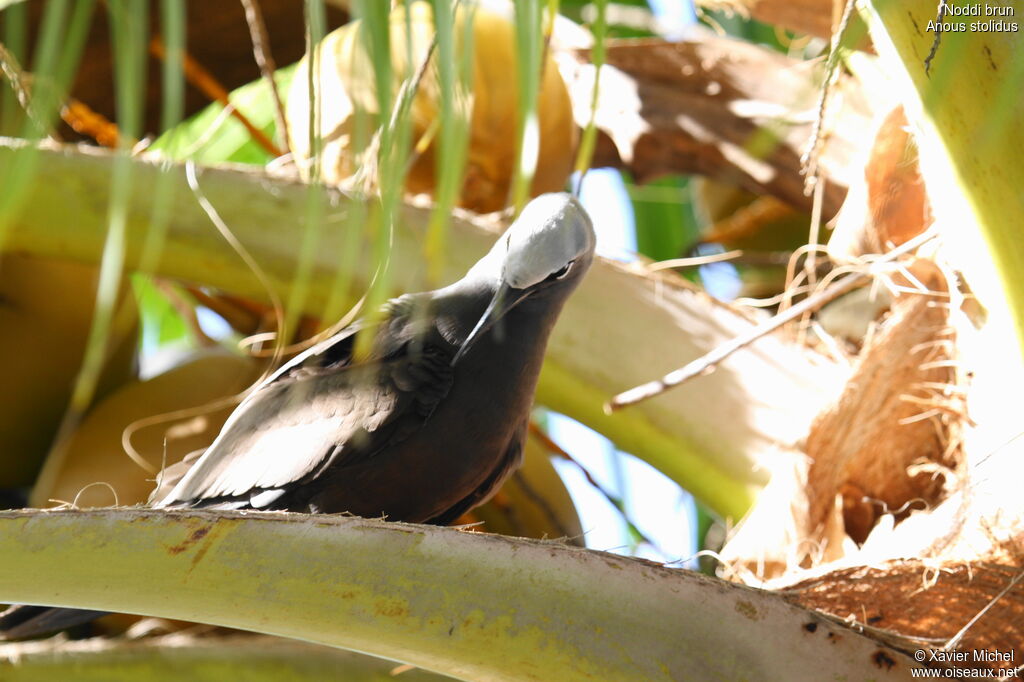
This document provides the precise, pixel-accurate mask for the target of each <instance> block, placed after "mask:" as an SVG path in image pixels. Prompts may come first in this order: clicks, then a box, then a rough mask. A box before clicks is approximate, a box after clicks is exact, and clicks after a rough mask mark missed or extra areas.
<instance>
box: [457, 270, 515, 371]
mask: <svg viewBox="0 0 1024 682" xmlns="http://www.w3.org/2000/svg"><path fill="white" fill-rule="evenodd" d="M528 294H529V292H528V291H520V290H517V289H513V288H512V287H510V286H508V285H507V284H505V283H504V282H503V283H502V284H501V285H500V286H499V287H498V291H497V292H495V294H494V297H493V298H491V302H490V303H489V304H488V305H487V310H485V311H484V314H483V315H481V316H480V319H479V320H477V323H476V326H475V327H473V331H471V332H470V333H469V336H467V337H466V340H465V341H463V342H462V346H461V347H460V348H459V352H457V353H456V354H455V357H454V358H452V366H453V367H454V366H455V365H456V364H457V363H458V362H459V360H461V359H462V357H463V356H464V355H465V354H466V353H467V352H469V349H470V348H472V346H473V344H475V343H476V342H477V340H479V339H480V337H481V336H483V335H484V334H486V333H487V332H488V331H490V329H491V327H493V326H494V325H495V323H497V322H498V321H499V320H501V318H502V317H504V316H505V314H506V313H508V311H510V310H512V309H513V308H515V307H516V306H517V305H518V304H519V302H520V301H522V300H523V299H524V298H526V296H527V295H528Z"/></svg>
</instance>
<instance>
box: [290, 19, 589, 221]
mask: <svg viewBox="0 0 1024 682" xmlns="http://www.w3.org/2000/svg"><path fill="white" fill-rule="evenodd" d="M410 11H411V17H410V24H411V27H412V31H411V54H412V60H411V61H410V60H409V58H408V57H409V53H408V50H409V45H410V38H409V33H407V31H406V17H405V8H404V7H398V8H397V9H395V10H394V11H393V12H392V14H391V64H392V69H393V79H392V93H397V92H398V88H399V87H400V85H401V83H402V82H403V81H404V80H406V79H407V78H408V77H409V76H410V74H411V73H413V72H414V71H415V70H416V69H417V68H418V66H419V65H420V63H421V62H422V60H423V57H424V55H425V54H426V51H427V49H428V48H429V46H430V43H431V40H432V38H433V36H434V27H433V11H432V9H431V7H430V5H429V4H428V3H425V2H417V3H414V4H412V5H411V9H410ZM470 15H472V17H473V39H472V40H473V77H472V94H471V96H470V98H469V102H467V104H468V106H470V107H471V108H472V109H471V111H472V113H471V117H470V132H469V144H468V151H467V167H466V175H465V181H464V183H463V187H462V192H461V194H460V197H459V204H460V205H461V206H463V207H465V208H469V209H472V210H474V211H477V212H487V211H494V210H498V209H501V208H503V207H504V206H505V205H506V202H507V200H508V197H509V188H510V186H511V182H512V173H513V170H514V168H515V154H516V111H517V109H516V107H517V101H518V97H519V93H518V87H517V84H516V46H515V26H514V25H513V23H512V22H511V21H510V19H509V18H508V17H506V16H503V15H501V14H498V13H496V12H493V11H491V10H489V9H483V8H479V7H474V8H472V11H471V12H467V10H466V8H464V7H460V9H459V10H458V11H457V13H456V21H455V30H454V35H455V36H456V37H457V38H458V37H460V36H462V35H463V34H464V29H463V26H464V22H465V21H466V20H467V17H468V16H470ZM362 30H363V29H362V24H361V23H360V22H359V21H355V22H352V23H350V24H347V25H346V26H343V27H341V28H339V29H337V30H336V31H334V32H332V33H330V34H329V35H327V36H326V37H325V38H324V40H323V41H321V43H320V45H319V46H318V47H317V50H318V54H319V55H320V65H321V67H320V74H319V79H318V83H319V85H317V86H314V90H315V92H316V95H317V101H318V102H319V103H320V109H319V115H320V124H319V132H320V136H321V137H322V139H323V149H322V152H321V163H320V170H321V177H322V178H323V179H324V180H325V181H326V182H328V183H332V184H340V183H343V182H344V181H345V180H346V179H347V178H349V177H351V176H352V174H353V173H354V171H355V169H356V168H357V166H358V164H359V159H357V158H355V152H356V151H358V150H355V149H354V148H353V147H354V145H355V144H356V140H355V136H356V126H357V121H356V119H357V111H358V112H365V113H366V114H369V115H370V117H371V118H370V122H371V123H372V126H374V127H375V126H376V125H377V124H378V122H379V111H378V105H377V96H376V85H375V81H374V70H373V66H372V63H371V61H370V58H369V55H368V53H367V50H366V40H365V37H364V36H363V35H362ZM461 50H462V46H461V41H460V44H459V45H458V46H457V51H458V52H459V53H461ZM433 60H434V64H435V66H432V67H431V68H428V69H427V71H426V72H425V73H424V76H423V79H422V81H421V82H420V85H419V88H418V90H417V93H416V96H415V98H414V100H413V104H412V109H411V123H412V132H413V142H414V144H419V143H421V142H430V144H429V145H428V146H426V148H425V149H424V150H422V153H420V154H418V155H417V156H416V158H415V160H414V161H413V163H412V166H411V168H410V172H409V175H408V177H407V180H406V188H407V190H408V191H409V192H411V193H415V194H418V193H426V194H433V192H434V188H435V185H436V178H435V173H436V167H435V163H436V161H435V158H434V140H435V139H436V137H437V135H436V133H437V128H436V125H437V119H438V117H439V116H440V106H441V105H440V101H439V98H440V95H439V92H440V84H439V80H438V73H437V68H436V60H437V55H436V54H435V55H434V57H433ZM308 83H309V59H308V56H307V57H303V59H302V61H301V62H299V66H298V69H297V70H296V72H295V78H294V80H293V81H292V86H291V91H290V92H289V95H288V107H287V118H288V126H289V135H290V140H291V148H292V151H293V152H294V154H295V157H296V161H297V162H298V164H299V166H300V167H305V166H307V165H308V163H307V162H308V161H309V158H310V147H309V119H310V116H309V100H310V98H309V87H308ZM538 122H539V134H540V150H539V157H538V160H537V168H536V175H535V177H534V181H533V185H532V186H531V192H532V193H533V194H534V195H536V194H540V193H543V192H551V191H557V190H560V189H562V188H563V187H564V185H565V182H566V179H567V178H568V177H569V174H570V172H571V171H572V163H573V154H574V147H575V137H576V126H575V124H574V122H573V116H572V103H571V102H570V100H569V94H568V91H567V90H566V87H565V83H564V82H563V81H562V78H561V76H560V75H559V73H558V68H557V66H556V65H555V62H554V60H553V59H551V57H550V56H547V55H546V56H545V61H544V72H543V78H542V84H541V90H540V93H539V97H538ZM371 129H372V128H371ZM364 143H365V140H364Z"/></svg>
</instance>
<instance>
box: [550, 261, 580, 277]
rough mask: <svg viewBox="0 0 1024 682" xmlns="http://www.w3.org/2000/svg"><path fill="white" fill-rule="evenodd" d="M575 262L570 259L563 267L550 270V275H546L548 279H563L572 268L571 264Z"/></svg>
mask: <svg viewBox="0 0 1024 682" xmlns="http://www.w3.org/2000/svg"><path fill="white" fill-rule="evenodd" d="M575 262H576V261H573V260H571V261H569V262H568V263H566V264H565V265H564V266H563V267H561V268H559V269H558V270H556V271H555V272H552V273H551V274H550V275H548V281H549V282H553V281H555V280H556V279H564V278H565V276H566V275H568V274H569V271H570V270H572V264H573V263H575Z"/></svg>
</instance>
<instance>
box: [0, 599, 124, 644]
mask: <svg viewBox="0 0 1024 682" xmlns="http://www.w3.org/2000/svg"><path fill="white" fill-rule="evenodd" d="M106 614H107V612H106V611H88V610H85V609H67V608H62V607H51V606H30V605H27V604H17V605H15V606H11V607H10V608H8V609H7V610H6V611H4V612H3V613H0V640H12V639H27V638H29V637H39V636H41V635H48V634H50V633H53V632H58V631H59V630H66V629H67V628H71V627H75V626H76V625H84V624H85V623H90V622H92V621H94V620H96V619H97V618H99V617H100V616H105V615H106Z"/></svg>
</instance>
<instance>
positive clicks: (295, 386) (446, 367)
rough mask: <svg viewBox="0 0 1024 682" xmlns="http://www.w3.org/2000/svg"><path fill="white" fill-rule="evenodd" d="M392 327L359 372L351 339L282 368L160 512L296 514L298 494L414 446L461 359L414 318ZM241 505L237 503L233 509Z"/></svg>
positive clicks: (399, 313)
mask: <svg viewBox="0 0 1024 682" xmlns="http://www.w3.org/2000/svg"><path fill="white" fill-rule="evenodd" d="M391 312H392V314H393V316H392V317H391V318H390V319H389V320H388V321H386V322H385V323H384V325H385V326H386V327H387V332H388V333H387V334H386V335H383V334H382V335H381V336H382V337H386V338H387V339H389V340H391V342H390V344H389V346H390V347H380V348H378V349H377V350H376V351H375V352H374V357H371V358H370V359H369V360H367V361H366V362H363V363H360V364H358V365H353V364H352V362H351V357H352V346H353V339H354V337H355V333H354V330H351V329H347V330H345V331H343V332H342V333H340V334H339V335H337V336H335V337H334V338H332V339H329V340H328V341H327V342H324V343H322V344H320V345H318V346H316V347H314V348H312V349H311V350H310V351H307V352H306V353H305V354H303V355H301V356H299V357H297V358H296V359H295V360H293V361H292V362H290V363H289V364H287V365H285V366H284V367H282V368H281V369H280V370H279V371H278V372H277V373H276V374H274V376H272V377H271V378H270V379H269V380H267V381H266V382H265V383H264V384H262V385H261V386H260V387H259V388H257V389H256V390H255V391H254V392H253V393H252V394H251V395H250V396H249V397H248V398H246V399H245V401H243V402H242V404H241V405H239V406H238V409H236V410H235V412H234V413H233V414H232V415H231V417H230V418H229V419H228V422H227V423H226V424H225V425H224V428H223V430H222V431H221V433H220V435H219V436H218V437H217V439H216V440H215V441H214V443H213V444H212V445H211V446H210V447H209V448H208V449H207V451H206V453H205V454H204V455H203V456H202V457H201V458H200V459H199V460H198V461H197V462H196V464H195V465H194V466H193V467H192V468H191V469H190V470H189V471H188V473H187V474H185V476H184V477H182V479H181V481H179V482H178V484H177V485H176V486H175V487H174V489H173V490H171V492H170V493H169V494H168V495H167V496H166V497H164V498H163V499H161V500H158V501H157V502H156V503H155V504H156V506H181V505H209V504H223V505H225V506H252V507H257V508H282V505H283V508H289V507H288V505H287V504H284V503H282V500H285V499H287V498H289V497H293V496H292V495H289V493H293V492H294V491H295V489H296V487H300V486H303V485H305V484H307V483H309V482H310V481H312V480H314V479H316V477H317V476H319V475H320V474H321V473H322V472H323V471H325V470H326V469H327V468H328V467H331V468H332V469H336V468H337V467H344V466H346V465H347V464H351V463H354V462H358V461H362V460H363V459H365V458H366V457H372V456H373V454H374V453H375V452H378V451H380V450H381V449H382V448H385V447H388V446H389V445H392V444H394V443H397V442H400V441H401V440H403V439H405V438H407V437H408V436H409V435H410V434H411V433H413V432H414V431H415V430H416V429H418V428H419V427H420V426H421V425H422V424H423V422H424V421H426V419H427V418H428V417H429V416H430V414H431V413H432V412H433V410H434V408H435V407H436V406H437V404H438V402H439V401H440V400H441V399H442V398H444V396H445V395H447V393H448V390H449V389H450V387H451V382H452V369H451V358H452V356H453V354H454V349H453V348H452V347H451V346H449V345H448V344H447V343H446V342H445V341H444V340H443V339H442V338H441V337H440V335H438V334H436V333H433V334H431V333H429V331H430V330H428V333H426V334H415V335H414V334H412V333H411V331H410V330H409V329H408V327H409V325H410V319H411V318H410V316H409V315H408V314H406V313H407V311H406V310H404V309H402V310H394V309H392V310H391ZM232 503H234V504H233V505H232Z"/></svg>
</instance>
